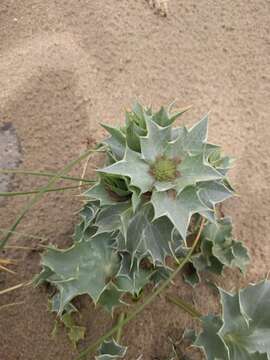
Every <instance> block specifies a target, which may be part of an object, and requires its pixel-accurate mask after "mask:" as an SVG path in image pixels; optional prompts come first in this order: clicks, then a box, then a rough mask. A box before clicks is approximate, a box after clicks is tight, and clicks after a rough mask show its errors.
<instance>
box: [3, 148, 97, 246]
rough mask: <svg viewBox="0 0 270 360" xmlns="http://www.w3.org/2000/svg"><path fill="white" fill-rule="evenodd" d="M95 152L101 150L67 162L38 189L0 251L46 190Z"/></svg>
mask: <svg viewBox="0 0 270 360" xmlns="http://www.w3.org/2000/svg"><path fill="white" fill-rule="evenodd" d="M96 152H103V150H101V149H90V150H87V151H86V152H84V153H83V154H82V155H80V156H79V157H78V158H76V159H74V160H72V161H71V162H69V163H68V164H67V165H66V166H65V167H64V169H63V170H62V171H60V172H59V173H56V174H55V175H54V176H53V177H52V178H51V179H50V181H49V182H48V184H47V186H45V187H43V188H41V189H40V191H39V192H38V193H37V194H35V195H34V196H33V197H32V199H31V200H30V201H29V202H28V203H27V204H26V206H25V207H24V208H23V210H22V211H21V213H20V214H19V216H18V217H17V219H16V220H15V222H14V223H13V225H12V226H11V227H10V229H9V232H8V233H7V235H6V236H4V238H3V239H2V240H1V241H0V250H1V249H3V247H4V246H5V245H6V243H7V241H8V240H9V239H10V237H11V236H12V233H13V231H14V230H15V229H16V228H17V226H18V225H19V223H20V222H21V220H22V219H23V218H24V216H25V215H26V214H27V213H28V211H29V210H30V209H31V208H32V207H33V206H34V205H35V204H36V203H37V202H38V201H39V200H40V199H42V197H43V195H44V194H45V192H46V190H48V189H50V188H51V187H52V186H53V185H54V184H55V183H56V182H57V180H58V179H59V178H60V177H61V176H65V175H66V174H67V173H68V172H69V171H70V170H71V169H72V168H73V167H74V166H75V165H77V164H78V163H79V162H81V161H82V160H83V159H85V158H87V156H89V155H90V154H92V153H96Z"/></svg>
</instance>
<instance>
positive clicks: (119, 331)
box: [116, 313, 126, 344]
mask: <svg viewBox="0 0 270 360" xmlns="http://www.w3.org/2000/svg"><path fill="white" fill-rule="evenodd" d="M125 316H126V315H125V313H121V314H120V316H119V318H118V321H117V324H118V325H119V326H120V327H119V328H118V330H117V334H116V342H117V343H118V344H119V342H120V340H121V336H122V330H123V326H122V323H123V320H124V319H125Z"/></svg>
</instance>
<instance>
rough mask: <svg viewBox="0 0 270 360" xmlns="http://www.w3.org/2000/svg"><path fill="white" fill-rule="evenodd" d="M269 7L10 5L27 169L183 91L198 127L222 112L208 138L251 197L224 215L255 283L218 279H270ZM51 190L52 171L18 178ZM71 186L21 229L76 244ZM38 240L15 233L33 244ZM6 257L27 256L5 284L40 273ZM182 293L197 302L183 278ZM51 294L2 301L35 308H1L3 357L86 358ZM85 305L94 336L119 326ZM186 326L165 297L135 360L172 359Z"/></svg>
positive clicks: (5, 112) (4, 69)
mask: <svg viewBox="0 0 270 360" xmlns="http://www.w3.org/2000/svg"><path fill="white" fill-rule="evenodd" d="M159 3H160V5H161V6H164V4H165V3H167V9H166V11H167V16H166V17H164V16H160V15H162V14H161V13H160V11H157V9H158V6H159ZM162 3H164V4H163V5H162ZM150 5H151V6H150ZM153 5H155V6H154V7H153ZM269 7H270V6H269V1H267V0H258V1H253V2H251V1H248V2H247V1H244V0H238V1H232V0H226V1H223V2H216V1H210V0H201V1H199V2H198V1H195V0H194V1H193V0H190V1H178V0H170V1H167V2H162V1H159V2H158V1H156V2H155V4H153V1H145V0H114V1H104V0H84V1H70V0H62V1H53V0H51V1H49V0H20V1H11V0H1V2H0V89H1V91H0V127H1V126H2V125H4V124H5V123H12V124H13V127H14V129H15V130H16V134H17V136H18V138H19V141H20V149H21V160H22V163H21V165H20V167H21V168H24V169H37V170H41V169H46V170H54V169H60V168H62V167H63V166H64V165H65V163H66V162H68V161H69V160H71V159H72V158H73V157H74V156H76V155H77V154H79V153H80V152H82V151H83V150H84V149H85V147H86V143H87V142H88V143H89V142H90V144H93V143H94V141H97V140H99V139H101V137H102V136H103V135H104V133H103V131H102V130H101V128H100V127H99V125H98V123H99V122H107V123H110V124H116V123H121V122H122V121H123V112H124V109H125V107H128V106H129V105H130V104H131V103H132V101H133V100H134V99H136V98H137V99H139V100H141V101H142V102H143V103H145V104H153V105H154V106H158V105H160V104H166V103H170V102H171V101H172V100H174V99H177V104H178V105H179V106H180V107H184V106H187V105H190V104H192V105H193V109H192V110H191V111H190V112H189V113H188V114H187V115H185V116H184V118H183V121H185V122H186V123H187V124H188V125H190V124H192V123H193V122H194V121H195V120H198V119H199V118H200V117H201V116H202V115H203V114H204V113H206V112H208V111H209V110H210V111H211V114H210V119H211V121H210V134H209V136H210V140H211V141H213V142H216V143H220V144H222V145H223V147H224V149H225V151H226V152H228V153H229V154H231V155H233V156H235V157H236V158H237V160H238V161H237V162H236V166H235V168H234V169H233V171H232V172H231V179H232V182H233V183H234V185H235V187H236V189H237V191H238V194H239V197H237V198H235V199H233V200H230V201H228V203H227V204H226V206H225V211H226V213H228V214H230V215H231V216H232V217H233V219H234V223H235V235H236V236H237V237H238V238H239V239H241V240H243V241H244V242H245V243H246V244H247V245H248V246H249V247H250V252H251V255H252V257H253V261H252V263H251V266H250V267H249V271H248V273H247V277H246V279H242V280H241V279H240V276H239V274H238V273H237V272H232V271H226V273H225V275H226V276H225V278H224V279H218V280H217V282H218V283H219V284H221V285H223V286H225V287H226V288H227V289H228V290H229V289H231V288H232V287H233V285H234V284H235V285H236V286H238V285H240V284H244V283H246V282H247V281H255V280H257V279H260V278H262V277H263V276H264V275H265V274H266V272H267V271H268V270H269V257H270V245H269V241H270V238H269V234H270V223H269V221H268V218H269V203H270V194H269V183H270V174H269V166H270V165H269V158H270V147H269V138H270V125H269V94H270V83H269V55H270V45H269V40H270V39H269V10H270V9H269ZM163 9H164V8H163ZM162 11H163V10H162ZM0 157H1V154H0ZM90 164H91V165H94V163H93V162H92V161H91V162H90ZM81 171H82V167H78V168H77V169H74V171H73V174H77V175H78V174H80V172H81ZM40 184H44V179H37V178H31V177H23V176H20V177H18V176H17V177H15V178H13V180H12V184H11V186H12V189H13V190H14V191H15V190H16V191H22V190H23V189H30V188H31V187H37V186H39V185H40ZM69 194H70V195H72V196H70V195H69ZM69 194H68V193H65V194H50V195H47V196H45V197H44V198H43V200H42V201H41V202H40V203H39V205H38V206H36V207H35V208H34V209H33V210H32V211H31V212H30V213H29V215H28V216H27V217H26V218H25V219H24V221H23V222H22V223H21V224H20V226H19V228H18V231H23V232H25V233H28V234H29V233H30V234H33V235H38V236H42V237H44V238H48V239H49V240H50V241H52V242H54V243H57V244H58V245H59V246H66V245H68V244H69V242H70V236H71V234H72V232H73V226H74V223H75V221H76V220H75V216H74V212H75V211H76V210H78V209H79V207H80V205H81V203H80V200H79V198H78V197H76V196H75V195H76V194H77V192H71V193H69ZM25 200H26V199H25V198H24V199H23V198H20V199H18V198H16V199H10V200H8V201H7V200H5V202H4V205H3V203H2V204H1V205H2V206H1V208H0V227H1V228H7V227H8V226H9V225H11V223H12V221H13V220H14V219H15V217H16V215H17V214H18V212H19V210H20V209H21V207H22V206H23V204H24V202H25ZM37 242H38V240H34V239H31V238H29V237H25V238H19V237H18V236H14V237H13V240H11V243H12V244H13V245H14V244H17V245H18V244H20V245H25V246H26V245H28V246H29V245H30V246H34V245H35V244H36V243H37ZM8 255H9V256H10V257H13V258H15V259H17V260H18V263H17V266H16V267H13V269H14V270H16V271H17V275H16V276H12V275H11V274H3V273H2V272H1V273H0V288H1V289H3V288H6V287H8V286H11V285H14V284H17V283H19V282H21V281H24V280H28V279H31V277H32V276H33V275H34V274H35V273H37V272H38V271H39V254H38V253H37V252H31V251H21V250H17V251H14V250H13V251H9V252H8ZM170 291H171V292H174V293H175V294H176V293H178V294H179V295H180V294H182V295H183V296H184V297H185V298H186V299H189V300H192V291H191V289H190V288H189V287H188V286H187V285H185V284H183V282H182V281H181V279H178V281H177V282H176V285H175V287H174V289H171V290H170ZM47 295H48V290H47V289H45V287H43V288H39V289H32V288H26V289H24V290H20V291H19V290H18V291H16V292H13V293H10V295H8V296H5V297H1V300H0V301H1V303H3V302H18V301H24V304H23V305H20V306H17V307H16V306H14V307H11V308H9V309H6V310H5V311H4V312H2V313H1V314H0V334H1V336H0V359H3V360H15V359H18V360H36V359H42V360H43V359H44V360H45V359H46V360H71V359H74V354H75V352H74V351H73V350H72V348H71V346H70V344H69V342H68V340H67V337H66V334H65V332H64V331H60V332H59V335H58V336H57V338H56V339H52V338H51V335H50V333H51V330H52V328H53V321H54V317H53V316H52V315H51V314H49V313H48V312H47ZM194 300H195V301H196V303H197V304H198V306H199V307H200V308H201V309H202V310H204V311H209V310H210V309H211V310H212V311H215V310H217V308H218V303H217V301H216V300H215V296H214V294H213V293H212V292H211V290H209V289H208V288H207V286H205V285H201V286H199V287H198V290H197V292H196V294H195V296H194ZM79 307H80V309H81V314H82V317H81V319H80V320H79V321H80V323H81V324H82V325H85V326H86V327H87V339H86V342H85V344H86V343H89V342H90V341H92V340H94V339H96V338H97V336H99V335H100V334H102V332H103V331H104V330H105V329H107V328H108V327H109V326H110V319H108V317H107V315H106V314H105V313H104V312H103V311H102V310H101V309H98V310H97V311H96V312H94V309H93V306H92V305H91V304H90V302H89V301H88V299H85V298H83V299H82V300H80V301H79ZM187 325H190V321H189V319H188V318H187V317H186V316H185V315H184V314H183V313H182V312H181V311H180V310H178V309H177V308H175V307H172V306H171V305H169V304H168V303H166V301H165V299H164V298H163V297H161V298H160V299H157V301H156V302H155V304H154V305H153V306H152V307H149V308H148V309H146V310H145V312H144V313H143V314H141V316H139V317H138V318H137V319H136V320H135V321H133V322H132V323H131V324H130V325H129V326H128V327H127V330H128V331H127V332H126V335H125V336H124V339H123V340H124V342H125V343H126V344H129V353H128V356H127V359H128V360H135V359H136V358H137V357H139V355H140V354H143V358H142V359H144V360H154V359H159V360H164V359H167V356H168V355H169V351H170V344H169V341H168V337H169V336H171V337H174V338H177V337H178V338H179V337H180V336H181V333H182V331H183V329H184V327H185V326H187ZM82 345H83V344H82ZM196 356H197V357H196ZM191 358H192V359H195V358H200V356H198V354H197V355H195V354H193V355H192V357H191Z"/></svg>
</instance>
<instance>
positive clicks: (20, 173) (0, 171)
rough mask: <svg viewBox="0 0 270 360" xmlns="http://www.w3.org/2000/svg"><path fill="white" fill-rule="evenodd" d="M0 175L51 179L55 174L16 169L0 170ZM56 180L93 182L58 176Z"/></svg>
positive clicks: (91, 181) (92, 181)
mask: <svg viewBox="0 0 270 360" xmlns="http://www.w3.org/2000/svg"><path fill="white" fill-rule="evenodd" d="M0 174H16V175H32V176H44V177H50V178H53V177H55V176H56V175H57V173H52V172H45V171H32V170H16V169H0ZM58 179H63V180H71V181H81V182H85V183H94V182H95V180H90V179H83V178H78V177H73V176H67V175H61V176H60V175H59V176H58Z"/></svg>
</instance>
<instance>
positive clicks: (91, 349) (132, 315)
mask: <svg viewBox="0 0 270 360" xmlns="http://www.w3.org/2000/svg"><path fill="white" fill-rule="evenodd" d="M204 223H205V220H204V219H203V220H202V222H201V225H200V229H199V231H198V234H197V236H196V239H195V240H194V243H193V245H192V247H191V249H190V250H189V252H188V254H187V255H186V257H185V258H184V259H183V261H182V262H181V263H180V265H179V266H178V268H177V269H175V270H174V272H173V273H172V274H171V275H170V277H169V278H168V279H167V280H166V281H164V283H163V284H161V285H160V286H159V287H158V288H157V289H156V291H154V292H153V294H152V295H150V296H149V297H148V298H147V299H146V300H145V301H144V303H142V304H140V305H138V307H137V308H136V309H135V310H134V311H133V312H132V313H130V314H129V315H127V317H126V318H125V319H124V320H123V322H122V324H121V326H122V327H124V326H125V325H127V324H128V323H129V322H130V321H131V320H132V319H134V318H135V317H136V315H138V314H139V313H140V312H141V311H142V310H144V308H145V307H146V306H147V305H149V304H150V303H151V302H153V301H154V300H155V298H156V297H157V296H158V295H159V294H160V293H161V292H162V291H163V290H164V289H165V288H166V287H167V286H168V285H169V284H170V283H171V281H172V280H173V279H174V278H175V277H176V275H177V274H178V273H179V272H180V271H181V270H182V268H183V267H184V266H185V264H186V263H187V262H188V261H189V260H190V258H191V256H192V254H193V251H194V250H195V248H196V245H197V243H198V241H199V239H200V236H201V232H202V229H203V226H204ZM118 328H119V324H117V325H115V326H114V327H113V328H112V329H111V330H109V331H108V332H107V333H106V334H105V335H103V336H101V337H100V338H99V339H98V340H97V341H95V342H94V343H93V344H92V345H90V346H89V347H87V348H86V349H85V350H83V351H82V352H81V353H80V354H79V356H78V357H77V358H76V360H79V359H83V358H84V357H85V356H86V355H88V354H90V353H93V352H94V351H95V350H96V349H97V347H98V346H99V345H100V344H101V343H102V342H103V341H104V340H107V339H108V338H110V337H111V336H112V335H113V334H115V333H116V332H117V331H118Z"/></svg>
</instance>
